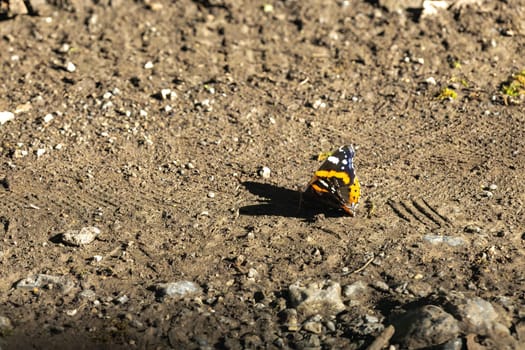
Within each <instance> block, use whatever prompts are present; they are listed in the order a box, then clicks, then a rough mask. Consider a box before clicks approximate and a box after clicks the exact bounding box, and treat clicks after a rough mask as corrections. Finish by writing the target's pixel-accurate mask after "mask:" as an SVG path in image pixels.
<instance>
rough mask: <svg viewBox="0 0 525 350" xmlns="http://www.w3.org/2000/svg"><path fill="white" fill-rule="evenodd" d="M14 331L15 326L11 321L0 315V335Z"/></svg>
mask: <svg viewBox="0 0 525 350" xmlns="http://www.w3.org/2000/svg"><path fill="white" fill-rule="evenodd" d="M12 330H13V324H12V323H11V320H10V319H9V318H8V317H6V316H1V315H0V335H4V334H6V333H9V332H11V331H12Z"/></svg>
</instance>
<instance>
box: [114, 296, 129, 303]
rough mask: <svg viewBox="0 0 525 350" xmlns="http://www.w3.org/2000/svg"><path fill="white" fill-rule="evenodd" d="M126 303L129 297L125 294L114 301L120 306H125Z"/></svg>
mask: <svg viewBox="0 0 525 350" xmlns="http://www.w3.org/2000/svg"><path fill="white" fill-rule="evenodd" d="M128 301H129V297H128V296H127V295H126V294H124V295H121V296H120V297H118V298H115V299H114V302H115V304H120V305H122V304H125V303H127V302H128Z"/></svg>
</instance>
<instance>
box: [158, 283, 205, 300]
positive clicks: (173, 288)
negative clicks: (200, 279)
mask: <svg viewBox="0 0 525 350" xmlns="http://www.w3.org/2000/svg"><path fill="white" fill-rule="evenodd" d="M156 291H157V296H158V297H161V298H163V297H178V298H184V297H187V296H189V295H192V294H199V293H201V292H202V289H201V287H200V286H199V285H198V284H196V283H194V282H191V281H178V282H170V283H159V284H157V285H156Z"/></svg>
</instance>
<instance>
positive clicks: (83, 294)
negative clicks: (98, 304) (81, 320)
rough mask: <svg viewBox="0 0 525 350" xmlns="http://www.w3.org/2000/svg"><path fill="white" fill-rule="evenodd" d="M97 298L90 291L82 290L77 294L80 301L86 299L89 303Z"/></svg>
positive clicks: (93, 292) (92, 291)
mask: <svg viewBox="0 0 525 350" xmlns="http://www.w3.org/2000/svg"><path fill="white" fill-rule="evenodd" d="M96 297H97V294H96V293H95V291H94V290H91V289H84V290H83V291H81V292H80V293H78V298H80V299H87V300H89V301H94V300H95V299H96Z"/></svg>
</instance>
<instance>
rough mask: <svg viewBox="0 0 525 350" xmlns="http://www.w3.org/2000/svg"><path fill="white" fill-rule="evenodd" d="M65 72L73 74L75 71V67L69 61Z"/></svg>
mask: <svg viewBox="0 0 525 350" xmlns="http://www.w3.org/2000/svg"><path fill="white" fill-rule="evenodd" d="M66 70H67V71H68V72H69V73H73V72H74V71H76V70H77V66H75V64H74V63H73V62H71V61H69V62H68V63H67V64H66Z"/></svg>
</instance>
